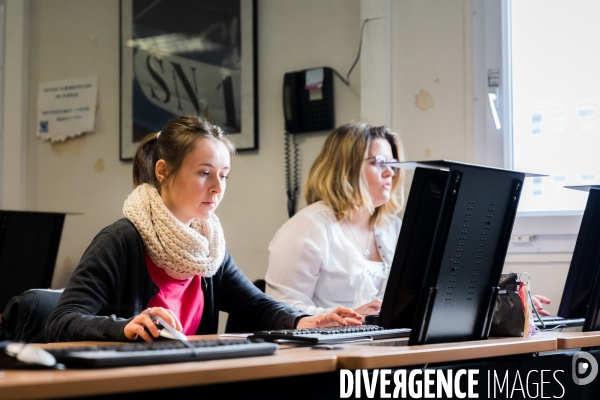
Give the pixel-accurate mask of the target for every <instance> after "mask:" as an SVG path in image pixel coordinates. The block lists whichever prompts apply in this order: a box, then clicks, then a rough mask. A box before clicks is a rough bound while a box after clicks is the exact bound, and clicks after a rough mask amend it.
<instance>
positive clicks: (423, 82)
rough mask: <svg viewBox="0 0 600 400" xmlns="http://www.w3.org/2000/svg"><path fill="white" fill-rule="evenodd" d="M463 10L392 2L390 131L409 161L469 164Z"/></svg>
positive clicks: (455, 4) (466, 4) (465, 4)
mask: <svg viewBox="0 0 600 400" xmlns="http://www.w3.org/2000/svg"><path fill="white" fill-rule="evenodd" d="M469 8H470V1H468V0H451V1H437V0H421V1H392V126H393V128H394V129H395V130H397V131H399V132H401V133H402V134H403V140H404V144H405V147H406V150H407V153H408V159H409V160H415V161H416V160H428V159H429V160H439V159H443V158H445V159H451V160H456V161H471V160H472V157H473V155H472V142H473V139H472V135H473V133H472V128H471V126H472V124H471V120H472V102H471V98H472V96H471V94H470V93H471V86H472V84H471V81H472V73H471V58H470V57H471V52H470V48H471V42H470V24H471V19H470V15H469V11H468V10H469Z"/></svg>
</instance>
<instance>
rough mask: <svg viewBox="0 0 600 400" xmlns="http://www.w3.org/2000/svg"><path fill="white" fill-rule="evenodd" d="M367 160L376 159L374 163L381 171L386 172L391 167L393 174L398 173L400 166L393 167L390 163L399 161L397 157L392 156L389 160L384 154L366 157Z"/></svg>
mask: <svg viewBox="0 0 600 400" xmlns="http://www.w3.org/2000/svg"><path fill="white" fill-rule="evenodd" d="M365 160H374V161H373V163H372V164H373V165H375V166H376V167H377V169H378V170H380V171H381V172H384V171H385V170H386V169H387V168H388V167H389V168H390V169H391V170H392V175H396V172H397V170H398V169H399V168H398V167H393V166H391V165H389V164H390V163H397V162H398V160H396V159H395V158H390V159H389V160H388V159H387V158H385V157H384V156H381V155H376V156H373V157H368V158H365Z"/></svg>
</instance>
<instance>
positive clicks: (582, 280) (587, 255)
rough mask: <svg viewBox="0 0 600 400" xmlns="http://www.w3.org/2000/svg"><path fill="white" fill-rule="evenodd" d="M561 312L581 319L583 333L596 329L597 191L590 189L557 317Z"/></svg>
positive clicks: (599, 299)
mask: <svg viewBox="0 0 600 400" xmlns="http://www.w3.org/2000/svg"><path fill="white" fill-rule="evenodd" d="M571 275H573V276H571ZM571 279H574V281H570V280H571ZM565 313H567V314H568V315H567V316H566V318H581V317H585V323H584V324H583V331H584V332H588V331H599V330H600V189H596V188H590V194H589V196H588V201H587V204H586V206H585V211H584V212H583V218H582V219H581V226H580V228H579V234H578V235H577V242H576V243H575V249H574V251H573V258H572V259H571V266H570V268H569V275H568V277H567V282H565V290H564V291H563V297H562V299H561V302H560V308H559V313H558V315H559V316H562V317H565V316H564V314H565Z"/></svg>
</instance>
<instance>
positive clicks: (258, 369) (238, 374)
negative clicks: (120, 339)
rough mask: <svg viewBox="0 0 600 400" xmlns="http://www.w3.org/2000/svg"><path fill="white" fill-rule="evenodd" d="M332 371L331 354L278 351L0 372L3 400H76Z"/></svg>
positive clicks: (333, 362)
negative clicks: (227, 357)
mask: <svg viewBox="0 0 600 400" xmlns="http://www.w3.org/2000/svg"><path fill="white" fill-rule="evenodd" d="M335 370H336V356H335V354H332V353H331V352H329V353H328V352H322V351H313V350H310V349H307V348H291V349H290V348H288V349H284V348H281V349H280V350H278V351H277V353H276V354H275V355H273V356H264V357H249V358H239V359H232V360H214V361H200V362H189V363H177V364H161V365H148V366H142V367H121V368H108V369H96V370H64V371H59V370H40V371H33V370H28V371H25V370H4V371H3V373H4V375H3V376H2V377H0V397H1V398H2V399H41V398H52V397H54V398H64V397H75V396H77V397H80V396H86V395H103V394H111V393H123V392H135V391H146V390H152V389H166V388H174V387H184V386H197V385H206V384H216V383H225V382H239V381H248V380H256V379H267V378H279V377H286V376H294V375H308V374H317V373H323V372H333V371H335Z"/></svg>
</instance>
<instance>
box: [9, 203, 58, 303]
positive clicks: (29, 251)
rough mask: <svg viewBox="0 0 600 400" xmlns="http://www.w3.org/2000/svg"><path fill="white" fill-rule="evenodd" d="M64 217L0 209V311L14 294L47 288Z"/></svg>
mask: <svg viewBox="0 0 600 400" xmlns="http://www.w3.org/2000/svg"><path fill="white" fill-rule="evenodd" d="M64 219H65V214H63V213H45V212H26V211H3V210H0V312H1V310H3V309H4V307H5V306H6V303H8V301H9V300H10V299H11V298H12V297H13V296H15V295H18V294H21V293H23V292H24V291H26V290H29V289H34V288H49V287H50V284H51V283H52V275H53V273H54V265H55V263H56V255H57V253H58V246H59V244H60V237H61V234H62V228H63V223H64Z"/></svg>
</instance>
